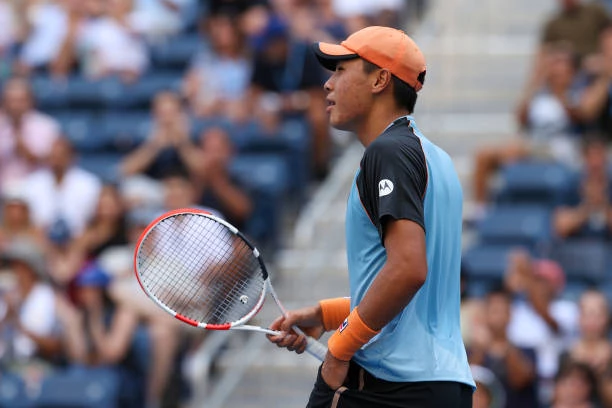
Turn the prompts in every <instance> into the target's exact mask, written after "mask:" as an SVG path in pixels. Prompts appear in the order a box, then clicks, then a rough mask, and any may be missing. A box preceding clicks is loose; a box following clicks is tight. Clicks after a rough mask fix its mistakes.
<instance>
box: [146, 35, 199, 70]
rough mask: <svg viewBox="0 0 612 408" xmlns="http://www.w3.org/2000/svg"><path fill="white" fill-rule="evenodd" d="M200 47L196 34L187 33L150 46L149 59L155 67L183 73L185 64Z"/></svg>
mask: <svg viewBox="0 0 612 408" xmlns="http://www.w3.org/2000/svg"><path fill="white" fill-rule="evenodd" d="M201 47H202V39H201V37H200V36H199V35H198V34H192V33H187V34H183V35H179V36H177V37H174V38H172V40H170V41H167V42H164V43H162V44H159V45H156V46H154V47H152V50H151V59H152V62H153V66H154V67H155V68H157V69H164V70H175V71H180V72H181V75H182V73H184V71H185V69H186V68H187V65H188V64H189V62H190V61H191V59H192V58H193V56H194V55H195V54H197V52H198V51H199V50H200V49H201Z"/></svg>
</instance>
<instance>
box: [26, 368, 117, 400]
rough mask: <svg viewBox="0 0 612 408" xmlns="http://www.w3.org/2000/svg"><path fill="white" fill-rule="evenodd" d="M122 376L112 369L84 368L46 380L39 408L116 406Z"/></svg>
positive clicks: (39, 396)
mask: <svg viewBox="0 0 612 408" xmlns="http://www.w3.org/2000/svg"><path fill="white" fill-rule="evenodd" d="M119 386H120V380H119V376H118V375H117V374H116V373H115V372H114V371H112V370H110V369H80V370H76V371H69V372H66V373H58V374H54V375H51V376H49V377H47V378H45V379H44V380H43V381H42V384H41V388H40V393H39V395H38V396H37V397H36V398H35V407H37V408H116V407H117V406H118V399H119Z"/></svg>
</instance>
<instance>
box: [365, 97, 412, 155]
mask: <svg viewBox="0 0 612 408" xmlns="http://www.w3.org/2000/svg"><path fill="white" fill-rule="evenodd" d="M409 114H410V113H409V112H408V111H407V110H405V109H398V108H397V107H395V106H392V107H390V106H388V105H385V104H379V105H374V106H373V107H372V109H371V110H370V113H369V115H367V117H366V119H365V120H364V121H363V122H362V126H361V128H360V129H358V131H357V132H356V133H357V138H358V139H359V141H360V142H361V143H362V144H363V145H364V146H365V147H368V146H369V145H370V143H372V142H373V141H374V140H375V139H376V138H377V137H378V136H380V134H381V133H383V132H384V131H385V129H386V128H387V127H388V126H389V125H390V124H391V123H393V121H394V120H396V119H398V118H401V117H402V116H406V115H409Z"/></svg>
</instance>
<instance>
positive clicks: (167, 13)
mask: <svg viewBox="0 0 612 408" xmlns="http://www.w3.org/2000/svg"><path fill="white" fill-rule="evenodd" d="M133 2H134V6H133V7H134V8H133V10H132V12H131V13H130V14H129V18H128V19H129V21H130V23H131V26H132V27H133V29H134V31H135V32H137V33H140V34H142V35H143V36H144V37H145V38H146V39H147V40H148V41H149V42H158V41H160V40H164V39H168V38H169V37H171V36H173V35H176V34H178V33H179V32H180V30H181V29H182V28H183V27H184V24H183V22H182V21H183V20H184V19H185V17H186V16H185V12H186V11H192V12H193V11H194V10H193V7H192V6H193V5H194V1H193V0H133Z"/></svg>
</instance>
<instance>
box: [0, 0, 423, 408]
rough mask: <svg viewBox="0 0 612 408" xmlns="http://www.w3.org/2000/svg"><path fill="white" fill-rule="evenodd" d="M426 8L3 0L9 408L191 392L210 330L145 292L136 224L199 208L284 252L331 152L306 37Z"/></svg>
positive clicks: (2, 354)
mask: <svg viewBox="0 0 612 408" xmlns="http://www.w3.org/2000/svg"><path fill="white" fill-rule="evenodd" d="M422 3H424V2H421V1H414V2H404V1H401V0H385V1H381V0H376V1H359V2H353V1H349V0H317V1H300V0H270V1H265V0H260V1H248V0H244V1H241V0H209V1H196V0H0V255H1V257H0V259H1V260H2V263H0V373H1V375H0V377H1V378H2V381H4V382H6V381H12V382H11V384H13V385H14V386H15V388H14V389H13V391H14V392H9V393H8V394H6V393H0V394H2V395H0V406H17V405H16V404H19V402H18V400H19V398H21V397H23V398H24V401H26V402H27V401H28V400H29V399H28V398H30V399H31V398H35V399H38V400H40V401H44V399H45V398H49V400H48V401H46V404H47V405H45V406H68V405H69V404H76V405H71V406H77V405H78V406H93V405H91V404H93V402H91V401H90V405H88V402H87V401H88V400H87V399H86V398H94V399H95V398H106V399H107V400H109V401H110V404H111V405H112V406H120V407H145V406H146V407H161V406H167V407H172V406H180V404H181V403H183V402H185V401H186V400H188V399H189V396H190V394H191V390H192V386H193V385H194V384H192V383H191V382H190V381H192V380H194V379H193V378H190V373H189V369H188V366H189V362H190V359H191V358H192V355H193V354H194V352H195V350H197V349H198V347H201V345H202V343H203V342H205V341H206V334H205V333H202V332H201V331H190V330H186V329H185V328H184V327H183V326H181V325H179V324H176V323H175V321H174V320H173V319H172V318H170V317H169V316H166V315H165V314H164V313H163V312H161V311H160V310H158V309H157V308H156V307H155V306H154V305H153V303H152V302H150V301H149V300H148V299H147V298H146V297H145V296H144V294H143V293H142V291H141V290H140V288H139V287H138V284H137V282H136V281H135V278H134V277H133V272H132V253H133V248H134V247H135V244H136V241H137V239H138V237H139V235H140V233H141V232H142V231H143V229H144V227H145V226H146V225H147V224H148V223H149V222H151V221H152V220H153V219H154V218H155V217H156V216H158V215H159V214H161V213H162V212H164V211H166V210H171V209H176V208H185V207H200V208H205V209H208V210H209V211H211V212H213V213H214V214H217V215H218V216H220V217H223V218H225V219H227V220H229V221H230V222H232V223H233V224H234V225H236V226H237V227H239V228H243V229H244V230H245V231H246V232H247V234H251V233H252V234H253V238H255V239H256V240H259V239H260V238H261V239H262V240H264V239H265V240H270V241H271V248H272V249H274V248H275V247H276V246H277V245H278V242H276V241H274V237H272V238H270V236H269V235H266V234H265V233H263V234H261V235H258V232H259V233H261V231H262V230H263V231H268V230H271V229H273V227H272V223H273V222H276V221H275V220H277V219H278V218H279V217H280V214H279V212H280V209H281V207H282V202H285V201H283V200H286V199H287V197H286V196H287V195H291V194H292V193H297V194H293V196H297V197H299V200H300V201H302V200H304V194H306V193H307V187H308V185H309V183H311V182H316V181H318V180H321V179H323V178H324V177H325V176H326V174H327V172H328V170H329V166H330V161H331V159H332V155H333V140H332V138H331V137H330V132H329V129H328V126H327V124H326V117H325V116H324V103H325V102H324V95H323V89H322V84H323V82H324V81H325V78H326V75H327V74H326V73H325V72H324V71H323V70H322V69H321V68H320V67H319V66H318V64H316V61H314V60H313V58H314V55H313V54H312V53H311V52H310V49H309V44H310V43H311V42H313V41H315V40H330V41H337V40H340V39H343V38H344V37H346V35H347V33H350V32H352V31H354V30H356V29H359V28H361V27H363V26H365V25H369V24H383V25H391V26H398V25H399V24H400V22H405V21H406V19H407V18H413V17H414V18H416V17H415V16H409V15H408V14H409V12H410V11H415V13H416V14H419V13H420V12H421V10H422V6H423V4H422ZM408 4H411V5H415V7H410V8H409V7H408ZM296 124H297V125H296ZM300 135H301V136H300ZM279 185H281V186H280V187H279ZM277 201H279V202H277ZM294 204H295V203H294ZM298 204H299V203H298ZM262 224H263V227H262ZM258 243H260V242H259V241H258ZM264 243H269V242H264ZM54 380H57V381H55V382H54ZM90 380H91V381H94V380H97V381H98V382H97V383H96V384H97V386H98V387H103V388H102V393H100V392H98V393H97V394H96V393H95V392H94V393H93V395H91V393H89V394H87V395H86V392H85V391H87V390H88V389H89V388H88V386H89V385H90V383H91V382H90ZM58 384H59V385H58ZM196 386H197V384H196ZM3 389H6V387H5V388H3ZM94 391H95V390H94ZM22 394H23V395H22ZM9 397H10V398H13V400H11V399H10V398H9ZM7 398H9V399H7ZM62 398H66V399H64V400H62ZM71 398H72V399H71ZM79 398H85V399H81V400H79ZM62 401H63V402H62ZM67 401H70V402H67ZM75 401H76V402H75ZM92 401H93V400H92ZM21 402H23V401H21ZM41 404H43V402H41ZM49 404H50V405H49ZM53 404H55V405H53ZM79 404H81V405H79ZM19 406H21V405H19ZM23 406H25V405H23ZM34 406H35V404H34ZM105 406H106V405H105ZM109 406H110V405H109Z"/></svg>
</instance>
